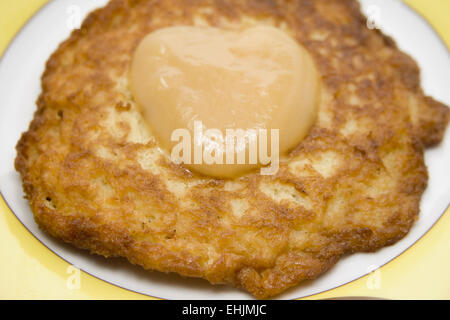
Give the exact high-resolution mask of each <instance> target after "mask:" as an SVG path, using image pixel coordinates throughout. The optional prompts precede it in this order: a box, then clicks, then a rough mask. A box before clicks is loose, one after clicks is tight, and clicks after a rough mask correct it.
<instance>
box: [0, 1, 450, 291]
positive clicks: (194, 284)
mask: <svg viewBox="0 0 450 320" xmlns="http://www.w3.org/2000/svg"><path fill="white" fill-rule="evenodd" d="M361 2H362V4H363V9H364V10H365V12H369V13H370V14H371V15H373V16H374V17H375V18H377V17H378V23H379V24H380V25H381V26H382V29H383V30H384V32H385V33H387V34H389V35H391V36H393V37H394V39H395V40H396V41H397V43H398V45H399V46H400V48H401V49H403V50H404V51H406V52H408V53H410V54H411V55H412V56H413V57H414V58H415V59H416V60H417V61H418V62H419V64H420V67H421V69H422V85H423V87H424V89H425V91H426V92H427V94H430V95H432V96H433V97H435V98H437V99H439V100H441V101H442V102H444V103H446V104H447V105H450V90H449V87H448V85H449V84H450V72H449V70H450V57H449V52H448V50H447V48H446V47H445V45H444V44H443V43H442V42H441V40H440V39H439V37H438V36H437V34H436V33H435V31H434V30H433V29H432V28H431V27H430V26H429V25H428V24H427V23H426V22H425V21H424V20H423V19H422V18H421V17H420V16H419V15H418V14H416V13H415V12H414V11H412V10H411V9H410V8H408V7H407V6H406V5H404V4H403V3H402V2H400V1H385V0H363V1H361ZM105 3H106V1H105V0H78V1H77V2H76V6H74V5H73V4H74V1H73V0H58V1H51V2H50V3H49V4H47V5H46V6H45V7H44V8H43V9H41V10H40V11H39V12H38V13H37V14H36V15H35V16H34V17H33V18H32V19H31V20H30V21H29V22H28V24H27V25H26V26H25V27H24V28H23V29H22V30H21V32H20V33H19V34H18V36H17V37H16V38H15V39H14V41H13V42H12V44H11V45H10V47H9V48H8V50H7V52H6V53H5V54H4V56H3V59H2V60H1V62H0V97H2V105H1V106H0V137H1V139H0V150H1V152H2V156H1V158H0V191H1V193H2V195H3V196H4V198H5V200H6V201H7V203H8V205H9V206H10V208H11V209H12V211H13V212H14V213H15V214H16V216H17V217H18V218H19V219H20V221H21V222H22V223H23V224H24V225H25V227H26V228H27V229H28V230H29V231H30V232H31V233H32V234H33V235H34V236H35V237H36V238H38V239H39V240H40V241H41V242H42V243H43V244H45V245H46V246H47V247H48V248H49V249H50V250H52V251H53V252H55V253H56V254H57V255H58V256H60V257H61V258H63V259H64V260H66V261H68V262H70V263H71V264H73V265H75V266H77V267H78V268H80V269H82V270H84V271H85V272H87V273H89V274H91V275H93V276H95V277H98V278H100V279H103V280H105V281H107V282H110V283H112V284H115V285H118V286H120V287H123V288H126V289H129V290H133V291H136V292H140V293H143V294H147V295H151V296H156V297H161V298H167V299H183V298H184V299H249V298H251V297H250V296H249V295H248V294H246V293H244V292H242V291H239V290H236V289H233V288H230V287H227V286H212V285H210V284H209V283H207V282H206V281H204V280H200V279H183V278H181V277H179V276H177V275H165V274H161V273H158V272H145V271H143V270H141V269H140V268H139V267H135V266H132V265H130V264H128V263H127V262H126V261H125V260H124V259H104V258H102V257H98V256H91V255H89V254H88V253H86V252H85V251H82V250H78V249H76V248H72V247H71V246H68V245H66V244H64V243H61V242H60V241H58V240H55V239H53V238H51V237H50V236H48V235H47V234H46V233H44V232H42V231H41V230H39V228H38V227H37V225H36V223H35V222H34V220H33V216H32V213H31V211H30V208H29V206H28V203H27V201H26V200H24V199H23V191H22V186H21V180H20V177H19V175H18V173H17V172H15V170H14V165H13V164H14V158H15V155H16V152H15V149H14V147H15V145H16V143H17V141H18V139H19V137H20V134H21V133H22V132H23V131H25V130H27V128H28V124H29V122H30V121H31V119H32V117H33V113H34V110H35V108H36V106H35V101H36V98H37V96H38V94H39V92H40V76H41V74H42V72H43V71H44V64H45V61H46V60H47V58H48V57H49V56H50V54H51V53H52V52H53V51H54V50H55V49H56V47H57V46H58V44H59V43H60V42H61V41H62V40H64V39H65V38H67V37H68V36H69V34H70V31H71V30H70V29H71V28H73V27H75V26H77V25H78V24H79V21H80V19H79V18H81V17H84V16H85V15H86V14H87V13H88V12H89V11H91V10H92V9H94V8H96V7H99V6H102V5H104V4H105ZM426 163H427V165H428V168H429V174H430V180H429V186H428V189H427V190H426V192H425V194H424V196H423V199H422V204H421V213H420V219H419V220H418V221H417V222H416V224H415V225H414V227H413V228H412V230H411V231H410V232H409V234H408V235H407V236H406V237H405V238H404V239H402V240H401V241H399V242H398V243H397V244H395V245H393V246H390V247H387V248H384V249H382V250H380V251H378V252H376V253H367V254H363V253H361V254H354V255H351V256H348V257H346V258H344V259H342V260H341V261H339V263H338V264H337V265H336V266H335V267H333V268H332V269H331V270H330V271H329V272H327V273H326V274H324V275H323V276H321V277H320V278H319V279H317V280H314V281H309V282H307V283H305V284H303V285H300V286H297V287H295V288H293V289H291V290H289V291H288V292H286V293H285V294H283V295H282V296H280V297H278V298H283V299H288V298H289V299H290V298H299V297H304V296H308V295H312V294H316V293H319V292H323V291H325V290H329V289H332V288H335V287H338V286H341V285H343V284H345V283H348V282H350V281H352V280H355V279H357V278H359V277H361V276H364V275H365V274H367V273H369V272H370V271H372V270H373V269H374V268H377V267H379V266H382V265H384V264H386V263H387V262H389V261H390V260H392V259H394V258H395V257H397V256H398V255H399V254H401V253H402V252H403V251H405V250H406V249H407V248H409V247H410V246H411V245H413V244H414V243H415V242H416V241H417V240H418V239H420V238H421V237H422V236H423V235H424V234H425V233H426V232H427V231H428V230H429V229H430V228H431V227H432V226H433V225H434V223H435V222H436V221H437V220H438V219H439V217H440V216H441V215H442V213H443V212H444V210H445V209H446V208H447V206H448V202H449V199H450V165H449V164H450V130H448V131H447V135H446V138H445V140H444V142H443V143H442V144H441V145H440V146H439V147H437V148H434V149H432V150H428V151H427V152H426ZM412 280H413V279H412Z"/></svg>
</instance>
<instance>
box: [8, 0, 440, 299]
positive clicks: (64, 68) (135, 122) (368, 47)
mask: <svg viewBox="0 0 450 320" xmlns="http://www.w3.org/2000/svg"><path fill="white" fill-rule="evenodd" d="M261 23H262V24H270V25H274V26H277V27H279V28H281V29H283V30H285V31H286V32H288V33H290V34H291V35H292V37H294V38H295V39H297V40H298V41H299V42H300V43H302V44H303V45H304V46H305V47H306V48H307V49H308V50H309V51H310V53H311V54H312V56H313V57H314V59H315V62H316V64H317V66H318V68H319V70H320V73H321V76H322V80H323V85H324V89H323V92H322V103H321V106H320V111H319V119H318V121H317V123H316V125H315V127H314V128H313V129H312V131H311V132H310V134H309V135H308V137H307V138H306V139H305V140H304V141H303V142H302V143H301V144H300V145H298V147H297V148H296V149H295V150H294V151H293V152H292V154H291V157H290V160H289V162H288V163H284V164H282V165H281V167H280V170H279V172H278V174H277V175H276V176H261V175H259V174H258V173H254V174H249V175H246V176H243V177H241V178H239V179H234V180H227V181H222V180H215V179H211V178H208V177H201V176H198V175H196V174H193V173H190V172H189V171H187V170H185V169H184V168H183V167H182V166H177V165H174V164H172V163H171V162H170V160H169V159H168V158H167V157H166V156H165V155H163V154H162V153H161V152H160V151H159V149H158V148H157V147H158V145H157V143H156V141H155V139H154V137H152V135H151V134H150V133H149V131H148V130H147V128H146V127H145V126H144V125H143V119H142V117H141V115H140V113H139V112H138V109H137V107H136V105H135V102H134V101H133V98H132V97H131V96H130V91H129V86H128V80H127V76H126V74H127V72H128V68H129V65H130V59H131V56H132V53H133V50H134V49H135V48H136V46H137V45H138V44H139V41H140V40H141V39H142V38H143V37H144V36H145V35H147V34H148V33H149V32H151V31H152V30H155V29H158V28H161V27H167V26H172V25H212V26H217V27H222V28H232V29H239V28H245V27H249V26H253V25H255V24H261ZM419 80H420V79H419V69H418V67H417V65H416V63H415V62H414V61H413V60H412V59H411V58H410V57H408V56H407V55H405V54H404V53H402V52H400V51H399V50H398V49H397V47H396V45H395V43H394V41H392V40H391V39H390V38H388V37H386V36H384V35H383V34H381V33H380V32H378V31H371V30H369V29H367V28H366V25H365V18H364V17H363V15H362V14H361V13H360V8H359V6H358V4H357V2H356V1H352V0H334V1H330V0H315V1H311V0H293V1H287V0H286V1H281V0H280V1H274V0H271V1H269V0H266V1H261V0H258V1H257V0H253V1H250V0H247V1H241V0H239V1H238V0H235V1H231V0H229V1H228V0H216V1H200V0H198V1H197V0H195V1H194V0H190V1H186V0H172V1H168V0H159V1H158V0H154V1H150V0H148V1H138V0H115V1H112V2H110V3H109V4H108V5H107V6H106V7H105V8H102V9H99V10H96V11H94V12H93V13H91V14H90V15H89V16H88V18H87V19H86V20H85V21H84V23H83V25H82V27H81V29H80V30H76V31H74V32H73V34H72V35H71V37H70V38H69V39H68V40H67V41H65V42H64V43H63V44H61V46H60V47H59V49H58V50H57V51H56V52H55V53H54V54H53V55H52V56H51V58H50V60H49V61H48V63H47V68H46V71H45V73H44V75H43V77H42V94H41V96H40V97H39V99H38V102H37V104H38V110H37V111H36V114H35V117H34V120H33V122H32V123H31V125H30V128H29V130H28V132H26V133H24V134H23V136H22V138H21V140H20V142H19V143H18V146H17V151H18V155H17V159H16V168H17V170H18V171H19V172H20V173H21V175H22V178H23V186H24V190H25V193H26V195H27V198H28V199H29V201H30V205H31V208H32V211H33V213H34V215H35V219H36V221H37V223H38V224H39V226H40V227H41V228H42V229H44V230H46V231H47V232H49V233H50V234H52V235H53V236H55V237H58V238H61V239H63V240H64V241H66V242H69V243H72V244H74V245H75V246H77V247H80V248H85V249H88V250H90V252H92V253H96V254H101V255H104V256H106V257H108V256H123V257H126V258H127V259H128V260H129V261H130V262H131V263H133V264H138V265H141V266H143V267H144V268H146V269H153V270H159V271H163V272H176V273H179V274H181V275H184V276H189V277H201V278H205V279H207V280H209V281H210V282H211V283H229V284H232V285H234V286H237V287H240V288H244V289H245V290H248V291H249V292H250V293H252V294H253V295H255V296H256V297H258V298H266V297H270V296H273V295H276V294H278V293H280V292H282V291H284V290H286V289H287V288H289V287H292V286H294V285H296V284H298V283H299V282H301V281H303V280H305V279H313V278H316V277H317V276H318V275H320V274H321V273H323V272H325V271H326V270H328V269H329V268H330V267H331V266H332V265H333V264H335V263H336V261H338V259H339V258H340V257H341V256H343V255H344V254H348V253H352V252H357V251H374V250H377V249H379V248H381V247H383V246H387V245H390V244H393V243H395V242H396V241H398V240H399V239H401V238H402V237H403V236H404V235H405V234H406V233H407V232H408V231H409V229H410V228H411V225H412V224H413V222H414V220H415V219H416V218H417V216H418V213H419V202H420V198H421V195H422V192H423V190H424V189H425V187H426V183H427V170H426V167H425V165H424V160H423V149H424V147H426V146H431V145H433V144H436V143H439V142H440V141H441V139H442V136H443V133H444V130H445V127H446V125H447V123H448V113H449V112H448V109H447V108H446V107H445V106H444V105H442V104H441V103H438V102H436V101H435V100H433V99H432V98H430V97H426V96H425V95H424V93H423V91H422V89H421V88H420V81H419Z"/></svg>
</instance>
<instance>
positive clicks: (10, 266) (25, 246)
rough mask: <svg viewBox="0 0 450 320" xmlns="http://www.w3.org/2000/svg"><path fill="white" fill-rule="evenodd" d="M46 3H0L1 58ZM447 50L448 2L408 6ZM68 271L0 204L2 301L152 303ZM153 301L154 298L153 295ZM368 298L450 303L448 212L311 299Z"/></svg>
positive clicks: (426, 0) (429, 0)
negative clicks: (386, 257) (401, 246)
mask: <svg viewBox="0 0 450 320" xmlns="http://www.w3.org/2000/svg"><path fill="white" fill-rule="evenodd" d="M45 2H46V0H14V1H11V0H0V54H1V53H3V51H4V50H5V48H6V47H7V45H8V43H9V42H10V41H11V40H12V39H13V37H14V35H15V34H16V33H17V31H18V30H19V29H20V28H21V27H22V26H23V24H24V23H25V22H26V21H27V20H28V19H29V18H30V17H31V16H32V15H33V13H35V12H36V10H37V9H39V8H40V7H41V6H42V5H43V4H44V3H45ZM406 2H407V3H409V4H410V5H411V6H412V7H414V8H415V9H416V10H417V11H418V12H420V13H421V14H422V15H423V16H424V17H425V18H426V19H427V20H428V21H429V22H430V23H431V24H432V25H433V26H434V27H435V29H436V30H437V31H438V33H439V34H440V36H441V37H442V38H443V39H444V41H445V42H446V44H447V46H448V47H450V19H449V14H450V0H406ZM69 267H70V265H69V264H68V263H67V262H65V261H64V260H62V259H61V258H59V257H58V256H56V255H55V254H54V253H52V252H51V251H50V250H49V249H47V248H46V247H45V246H44V245H43V244H42V243H40V242H39V241H38V240H36V238H34V236H33V235H31V234H30V233H29V232H28V231H27V230H26V229H25V228H24V226H23V225H22V224H21V223H20V222H19V221H18V220H17V218H16V217H15V216H14V215H13V214H12V212H11V211H10V210H9V209H8V208H7V206H6V204H5V203H4V201H3V200H2V199H1V198H0V298H1V299H36V298H41V299H151V298H150V297H147V296H144V295H141V294H137V293H134V292H131V291H128V290H125V289H121V288H119V287H116V286H114V285H111V284H108V283H106V282H104V281H102V280H99V279H97V278H95V277H92V276H90V275H88V274H86V273H84V272H81V278H80V288H73V286H71V285H68V283H69V284H70V283H72V282H70V281H71V278H70V277H71V276H72V275H73V273H72V272H71V270H70V269H68V268H69ZM155 295H157V293H156V292H155ZM342 296H371V297H382V298H389V299H450V210H448V211H447V213H446V214H444V216H443V217H442V218H441V219H440V220H439V221H438V223H437V224H436V225H435V226H434V227H433V228H432V229H431V230H430V231H429V232H428V233H427V234H426V235H425V236H424V237H423V238H422V239H420V240H419V241H418V242H417V243H416V244H415V245H414V246H413V247H411V248H410V249H409V250H407V251H406V252H404V253H403V254H402V255H400V256H399V257H397V258H396V259H394V260H393V261H391V262H390V263H388V264H386V265H385V266H383V267H382V268H380V269H379V270H378V271H377V272H376V273H374V274H371V275H368V276H365V277H363V278H361V279H358V280H356V281H353V282H351V283H349V284H346V285H344V286H341V287H339V288H336V289H334V290H330V291H327V292H324V293H321V294H318V295H315V296H312V297H309V298H311V299H322V298H333V297H342Z"/></svg>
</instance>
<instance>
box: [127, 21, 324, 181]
mask: <svg viewBox="0 0 450 320" xmlns="http://www.w3.org/2000/svg"><path fill="white" fill-rule="evenodd" d="M130 82H131V90H132V94H133V96H134V99H135V100H136V102H137V104H138V105H139V106H140V107H141V110H142V114H143V116H144V118H145V119H146V121H147V123H148V125H149V126H150V128H151V130H152V132H153V133H154V135H155V136H156V138H157V139H158V141H159V143H160V145H161V147H162V148H163V149H166V150H167V151H168V152H170V153H171V154H172V155H174V154H178V155H179V157H178V158H177V159H178V161H179V162H183V163H184V164H185V165H186V167H187V168H189V169H192V170H194V171H197V172H199V173H202V174H206V175H209V176H213V177H219V178H232V177H236V176H238V175H241V174H244V173H246V172H247V171H249V170H252V169H255V168H258V167H260V166H264V165H268V164H270V162H272V165H274V162H277V161H278V158H277V157H276V155H278V156H281V157H283V156H286V155H287V154H288V153H289V151H290V150H291V149H292V148H294V147H295V146H296V145H297V144H298V143H299V142H300V141H301V140H302V139H303V138H304V137H305V136H306V135H307V133H308V131H309V130H310V128H311V127H312V125H313V124H314V121H315V119H316V116H317V107H318V104H319V97H320V79H319V74H318V72H317V69H316V67H315V65H314V62H313V60H312V58H311V56H310V55H309V53H308V52H307V50H306V49H305V48H304V47H303V46H301V45H300V44H299V43H297V42H296V41H295V40H294V39H292V38H291V37H290V36H289V35H287V34H286V33H284V32H283V31H281V30H278V29H276V28H274V27H267V26H257V27H253V28H250V29H246V30H243V31H230V30H223V29H218V28H212V27H207V28H204V27H191V26H179V27H170V28H164V29H160V30H157V31H155V32H152V33H150V34H149V35H147V36H146V37H145V38H144V39H143V40H142V41H141V43H140V44H139V46H138V47H137V49H136V51H135V53H134V57H133V61H132V64H131V69H130ZM237 133H241V136H240V138H241V140H239V136H238V134H237ZM233 134H234V135H233ZM242 134H243V135H242ZM175 151H176V152H175ZM269 155H270V157H269Z"/></svg>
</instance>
